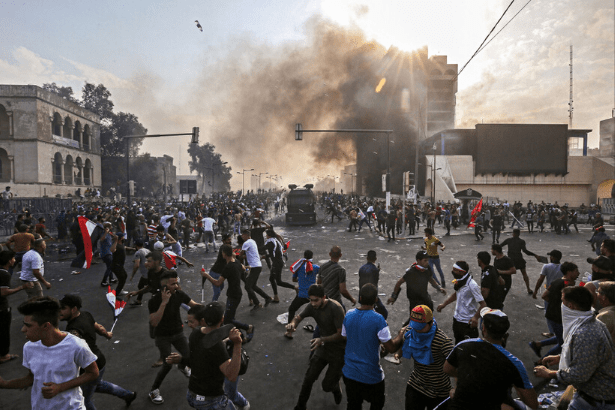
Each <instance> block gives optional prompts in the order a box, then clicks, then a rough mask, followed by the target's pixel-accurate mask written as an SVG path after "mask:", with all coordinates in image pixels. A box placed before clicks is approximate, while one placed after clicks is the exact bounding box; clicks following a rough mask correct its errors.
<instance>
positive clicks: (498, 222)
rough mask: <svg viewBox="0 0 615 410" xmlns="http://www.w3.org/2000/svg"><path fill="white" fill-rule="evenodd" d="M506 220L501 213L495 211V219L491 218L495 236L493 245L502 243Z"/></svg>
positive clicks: (492, 231)
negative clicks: (503, 227) (501, 238)
mask: <svg viewBox="0 0 615 410" xmlns="http://www.w3.org/2000/svg"><path fill="white" fill-rule="evenodd" d="M503 225H504V220H503V219H502V215H501V213H500V211H498V210H494V211H493V217H492V218H491V234H492V235H493V243H500V233H502V226H503Z"/></svg>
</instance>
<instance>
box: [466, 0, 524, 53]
mask: <svg viewBox="0 0 615 410" xmlns="http://www.w3.org/2000/svg"><path fill="white" fill-rule="evenodd" d="M531 2H532V0H529V1H528V2H527V3H525V5H524V6H523V7H521V10H519V11H518V12H517V14H515V15H514V16H512V18H511V19H510V20H508V23H506V24H504V27H502V28H501V29H500V31H498V32H497V33H495V34H494V35H493V37H491V38H490V39H489V41H487V43H486V44H485V45H484V46H482V47H481V48H480V49H479V50H478V52H477V54H478V53H480V52H481V51H483V49H484V48H485V47H487V46H488V45H489V43H491V42H492V41H493V39H494V38H496V37H497V36H498V34H500V33H501V32H502V30H504V29H505V28H506V26H507V25H509V24H510V22H511V21H513V20H514V19H515V17H517V16H518V15H519V13H521V12H522V11H523V9H524V8H525V7H526V6H527V5H528V4H530V3H531Z"/></svg>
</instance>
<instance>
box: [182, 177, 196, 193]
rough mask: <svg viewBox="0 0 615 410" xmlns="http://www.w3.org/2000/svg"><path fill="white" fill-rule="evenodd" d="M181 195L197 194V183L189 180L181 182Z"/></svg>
mask: <svg viewBox="0 0 615 410" xmlns="http://www.w3.org/2000/svg"><path fill="white" fill-rule="evenodd" d="M179 193H180V194H196V181H195V180H189V179H180V180H179Z"/></svg>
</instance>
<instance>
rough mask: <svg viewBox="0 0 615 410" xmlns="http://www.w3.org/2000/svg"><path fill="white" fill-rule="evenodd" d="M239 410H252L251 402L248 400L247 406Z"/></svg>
mask: <svg viewBox="0 0 615 410" xmlns="http://www.w3.org/2000/svg"><path fill="white" fill-rule="evenodd" d="M239 410H250V402H249V401H247V400H246V405H245V406H243V407H241V408H240V409H239Z"/></svg>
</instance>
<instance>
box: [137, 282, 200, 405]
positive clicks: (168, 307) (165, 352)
mask: <svg viewBox="0 0 615 410" xmlns="http://www.w3.org/2000/svg"><path fill="white" fill-rule="evenodd" d="M160 285H161V289H160V292H158V293H156V294H154V296H152V298H151V299H150V300H149V303H148V308H149V313H150V315H149V322H150V324H151V325H152V326H153V327H154V328H155V329H154V336H155V340H156V346H157V347H158V350H160V357H162V358H166V357H168V356H169V355H170V354H171V346H174V347H175V348H176V349H177V350H178V351H179V352H180V353H181V354H182V356H184V357H188V356H189V354H190V350H189V348H188V340H187V339H186V336H184V332H183V323H182V318H181V315H180V311H179V309H180V308H181V305H182V303H185V304H186V305H188V306H190V307H194V306H196V305H198V303H196V302H195V301H193V300H192V299H191V298H190V296H188V295H187V294H186V293H184V292H183V291H181V290H179V278H178V277H177V272H175V271H170V272H166V273H164V274H163V275H162V276H160ZM172 367H173V365H172V364H169V363H167V362H166V361H165V362H163V364H162V367H161V368H160V370H159V371H158V374H157V375H156V380H155V381H154V384H153V385H152V390H151V391H150V393H149V398H150V400H151V401H152V403H154V404H162V403H164V399H163V398H162V396H161V395H160V390H159V388H160V385H162V381H163V380H164V378H165V377H166V375H167V374H168V373H169V371H171V368H172ZM179 370H180V371H181V372H182V373H184V375H185V376H186V377H190V374H191V371H190V368H189V367H186V366H185V365H181V364H180V366H179Z"/></svg>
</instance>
